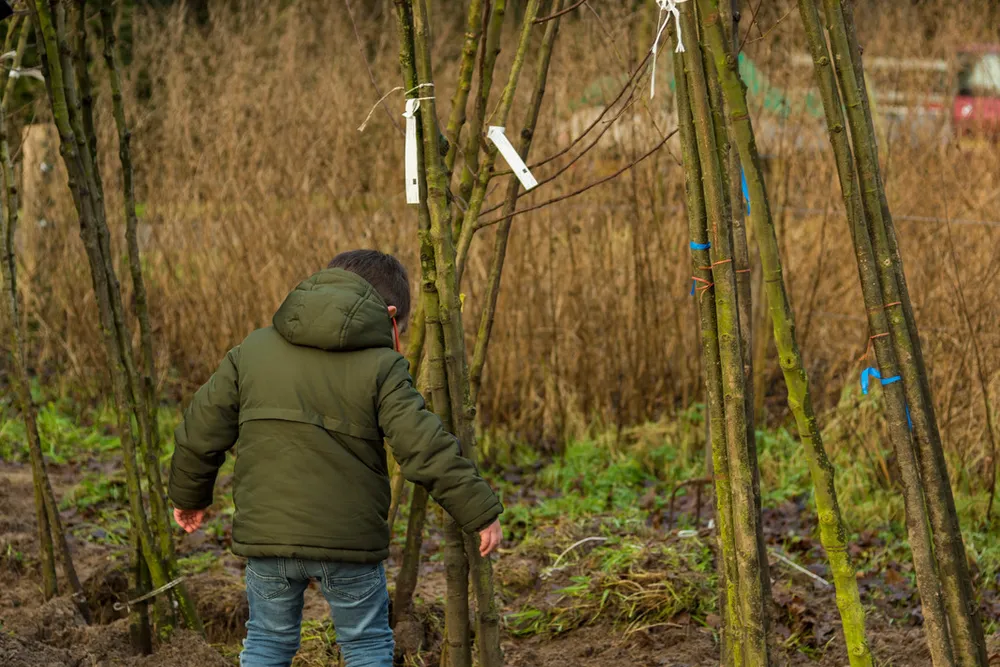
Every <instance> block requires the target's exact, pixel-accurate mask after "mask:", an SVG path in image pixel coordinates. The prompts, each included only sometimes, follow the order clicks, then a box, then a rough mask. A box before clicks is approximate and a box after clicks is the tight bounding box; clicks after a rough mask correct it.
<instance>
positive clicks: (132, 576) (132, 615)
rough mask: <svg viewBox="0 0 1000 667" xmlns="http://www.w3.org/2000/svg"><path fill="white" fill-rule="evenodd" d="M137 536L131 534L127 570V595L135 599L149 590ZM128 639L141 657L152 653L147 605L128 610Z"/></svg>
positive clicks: (147, 576) (147, 569) (146, 570)
mask: <svg viewBox="0 0 1000 667" xmlns="http://www.w3.org/2000/svg"><path fill="white" fill-rule="evenodd" d="M136 538H137V535H136V534H135V532H134V531H133V534H132V540H131V542H132V566H131V567H130V568H129V571H128V574H129V594H131V595H133V596H134V597H135V598H138V597H141V596H143V595H145V594H146V593H148V592H149V591H150V590H152V589H151V588H150V582H149V568H148V567H146V559H145V558H143V555H142V545H140V544H139V542H138V540H137V539H136ZM128 631H129V638H130V639H131V640H132V647H133V648H135V649H136V650H137V651H138V652H139V653H141V654H142V655H149V654H150V653H152V652H153V636H152V631H151V629H150V625H149V603H148V602H138V603H136V604H135V606H134V607H133V608H131V609H129V626H128Z"/></svg>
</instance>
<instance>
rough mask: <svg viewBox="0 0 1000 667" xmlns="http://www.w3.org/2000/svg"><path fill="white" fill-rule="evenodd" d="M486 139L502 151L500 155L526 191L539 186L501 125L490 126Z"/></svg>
mask: <svg viewBox="0 0 1000 667" xmlns="http://www.w3.org/2000/svg"><path fill="white" fill-rule="evenodd" d="M486 138H487V139H489V140H490V141H492V142H493V145H495V146H496V147H497V150H499V151H500V155H503V159H504V160H506V161H507V166H509V167H510V168H511V171H513V172H514V175H515V176H517V180H519V181H521V185H523V186H524V189H525V190H530V189H531V188H533V187H535V186H536V185H538V181H536V180H535V177H534V176H533V175H532V173H531V170H530V169H528V165H526V164H524V160H522V159H521V156H520V155H518V154H517V151H516V150H514V146H513V145H511V143H510V139H508V138H507V135H506V134H504V131H503V128H502V127H500V126H499V125H490V127H489V129H488V130H487V131H486Z"/></svg>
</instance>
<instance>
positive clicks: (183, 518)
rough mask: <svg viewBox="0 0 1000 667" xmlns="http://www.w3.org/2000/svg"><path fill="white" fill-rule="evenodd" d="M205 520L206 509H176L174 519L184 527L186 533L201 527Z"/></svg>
mask: <svg viewBox="0 0 1000 667" xmlns="http://www.w3.org/2000/svg"><path fill="white" fill-rule="evenodd" d="M204 520H205V510H181V509H174V521H176V522H177V525H178V526H180V527H181V528H183V529H184V532H185V533H193V532H194V531H196V530H198V529H199V528H200V527H201V522H202V521H204Z"/></svg>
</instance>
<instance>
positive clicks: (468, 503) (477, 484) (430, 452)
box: [378, 357, 503, 533]
mask: <svg viewBox="0 0 1000 667" xmlns="http://www.w3.org/2000/svg"><path fill="white" fill-rule="evenodd" d="M378 419H379V427H380V428H381V429H382V432H383V433H384V434H385V436H386V438H387V439H388V440H389V445H390V447H392V452H393V455H394V456H395V458H396V461H397V462H398V463H399V465H400V468H401V469H402V471H403V476H404V477H406V479H408V480H410V481H411V482H413V483H415V484H420V485H421V486H423V487H424V488H425V489H427V491H428V492H429V493H430V495H431V497H432V498H434V500H436V501H437V502H438V503H439V504H440V505H441V506H442V507H443V508H444V509H445V511H446V512H448V514H450V515H451V516H452V518H453V519H455V521H456V522H457V523H458V524H459V525H460V526H462V529H463V530H465V531H466V532H469V533H471V532H475V531H478V530H481V529H483V528H485V527H486V526H488V525H490V524H491V523H493V522H494V521H495V520H496V519H497V517H498V516H500V514H501V513H502V512H503V506H502V505H501V504H500V500H499V499H498V498H497V496H496V494H494V493H493V490H492V489H490V486H489V484H487V483H486V481H485V480H483V478H482V477H480V476H479V473H478V472H477V471H476V467H475V465H474V464H473V463H472V461H470V460H469V459H467V458H465V457H463V456H462V452H461V448H460V447H459V444H458V440H457V439H456V438H455V437H454V436H453V435H451V434H450V433H448V432H447V431H446V430H445V429H444V426H443V425H442V424H441V420H440V419H439V418H438V416H437V415H435V414H434V413H433V412H430V411H429V410H427V408H426V406H425V404H424V399H423V397H422V396H421V395H420V393H419V392H417V390H416V389H414V387H413V380H412V379H411V378H410V373H409V371H408V367H407V363H406V359H404V358H402V357H399V358H398V359H397V360H396V363H395V364H393V366H392V368H391V369H390V370H389V373H388V376H387V377H386V379H385V380H383V382H382V384H381V386H380V388H379V396H378Z"/></svg>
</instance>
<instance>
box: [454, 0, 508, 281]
mask: <svg viewBox="0 0 1000 667" xmlns="http://www.w3.org/2000/svg"><path fill="white" fill-rule="evenodd" d="M473 4H474V3H473ZM471 9H472V7H471V6H470V10H471ZM486 9H487V10H489V12H488V14H487V13H484V14H483V16H482V19H481V20H482V21H483V23H484V24H485V33H486V40H485V41H484V42H482V44H481V49H482V54H481V56H480V58H479V81H478V83H477V87H476V97H475V106H474V107H473V112H472V119H471V120H470V121H469V123H468V125H469V132H468V134H466V136H465V144H464V146H463V154H464V156H465V166H463V167H462V178H461V179H460V180H459V188H458V192H459V196H460V197H461V198H462V200H463V201H464V202H466V203H468V202H470V201H471V199H472V190H473V188H474V187H475V184H476V181H477V180H478V179H479V169H480V167H479V150H480V148H483V147H485V143H484V139H483V122H484V121H485V120H486V107H487V104H489V98H490V91H491V89H492V88H493V71H494V69H495V68H496V63H497V56H498V55H499V54H500V38H501V37H502V36H503V20H504V16H505V15H506V10H507V0H488V4H487V6H486ZM469 21H470V23H471V21H472V17H471V11H470V16H469ZM471 74H472V73H471V71H470V72H469V75H470V76H471ZM465 222H466V221H463V220H461V219H459V220H458V222H457V227H456V229H455V235H456V237H458V236H459V234H460V233H461V227H462V226H463V225H464V223H465ZM460 277H461V276H460Z"/></svg>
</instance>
